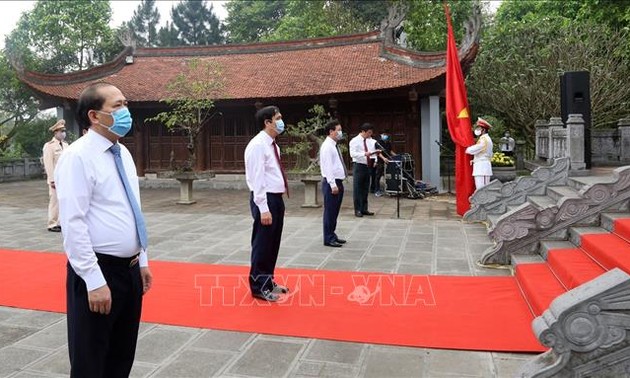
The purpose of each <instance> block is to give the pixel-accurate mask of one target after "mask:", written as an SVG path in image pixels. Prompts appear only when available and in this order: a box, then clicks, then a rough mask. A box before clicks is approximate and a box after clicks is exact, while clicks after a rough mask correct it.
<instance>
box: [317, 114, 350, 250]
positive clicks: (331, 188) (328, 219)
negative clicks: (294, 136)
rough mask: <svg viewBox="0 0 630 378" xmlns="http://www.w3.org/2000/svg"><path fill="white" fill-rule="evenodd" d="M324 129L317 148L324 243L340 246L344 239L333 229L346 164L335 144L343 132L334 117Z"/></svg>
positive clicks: (337, 214)
mask: <svg viewBox="0 0 630 378" xmlns="http://www.w3.org/2000/svg"><path fill="white" fill-rule="evenodd" d="M324 130H325V131H326V133H327V136H326V139H325V140H324V142H323V143H322V146H321V147H320V149H319V167H320V169H321V172H322V177H323V179H322V194H323V197H324V245H325V246H329V247H341V246H342V245H343V244H345V243H346V241H345V240H343V239H340V238H339V237H338V236H337V234H336V232H335V231H336V229H337V217H338V216H339V210H340V209H341V202H342V201H343V192H344V189H343V180H344V179H345V178H346V166H345V164H344V162H343V159H342V157H341V151H339V147H338V146H337V141H339V140H340V139H341V138H342V137H343V132H342V131H341V124H340V123H339V121H337V120H336V119H333V120H330V121H328V123H326V126H325V127H324Z"/></svg>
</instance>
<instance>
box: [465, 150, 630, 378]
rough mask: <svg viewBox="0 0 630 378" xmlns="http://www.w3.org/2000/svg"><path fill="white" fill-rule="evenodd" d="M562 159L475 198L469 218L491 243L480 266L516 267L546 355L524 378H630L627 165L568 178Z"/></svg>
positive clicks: (489, 188)
mask: <svg viewBox="0 0 630 378" xmlns="http://www.w3.org/2000/svg"><path fill="white" fill-rule="evenodd" d="M568 173H569V164H568V162H567V161H565V160H563V159H558V160H556V161H555V162H554V164H552V165H551V166H548V167H540V168H538V169H536V170H535V171H534V172H532V175H531V177H521V178H518V179H517V180H515V181H514V182H512V183H506V184H503V185H501V184H500V183H499V182H497V181H493V182H492V183H491V184H490V185H488V186H487V187H486V188H483V189H482V190H480V191H477V192H475V194H474V195H473V197H472V199H471V205H472V206H471V210H470V211H469V212H467V213H466V214H465V215H464V219H466V220H469V221H482V222H485V223H486V224H487V226H488V235H489V236H490V238H491V239H492V240H493V241H494V246H492V247H490V248H488V249H487V250H486V251H485V252H484V254H483V255H482V257H481V259H480V263H481V264H482V265H490V264H501V265H507V264H511V265H512V266H513V267H514V272H515V273H514V275H515V278H516V281H517V283H518V285H519V288H520V290H521V293H522V294H523V297H524V298H525V300H526V302H527V304H528V305H529V308H530V310H531V312H532V314H533V315H534V316H535V317H536V318H535V319H534V321H533V322H532V328H533V331H534V334H535V335H536V337H537V338H538V339H539V340H540V342H541V343H542V344H543V345H545V346H547V347H549V348H550V349H549V350H548V351H547V352H545V353H543V354H541V355H539V356H537V357H535V358H533V359H532V360H530V361H528V362H527V363H526V364H525V365H523V367H522V368H521V371H520V373H519V376H521V377H582V376H583V377H612V376H630V274H629V273H630V207H629V205H630V166H625V167H620V168H617V169H615V170H614V171H612V174H609V175H606V176H581V177H569V174H568Z"/></svg>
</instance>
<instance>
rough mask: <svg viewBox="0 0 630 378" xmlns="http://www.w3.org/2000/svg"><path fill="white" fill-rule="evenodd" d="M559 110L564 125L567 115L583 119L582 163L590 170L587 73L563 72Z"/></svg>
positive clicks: (588, 85)
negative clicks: (578, 115) (578, 116)
mask: <svg viewBox="0 0 630 378" xmlns="http://www.w3.org/2000/svg"><path fill="white" fill-rule="evenodd" d="M560 110H561V113H562V121H563V122H564V123H565V124H566V122H567V119H568V117H569V114H582V117H583V118H584V162H585V164H586V169H590V168H591V86H590V74H589V72H588V71H576V72H565V73H564V74H563V75H562V76H561V77H560Z"/></svg>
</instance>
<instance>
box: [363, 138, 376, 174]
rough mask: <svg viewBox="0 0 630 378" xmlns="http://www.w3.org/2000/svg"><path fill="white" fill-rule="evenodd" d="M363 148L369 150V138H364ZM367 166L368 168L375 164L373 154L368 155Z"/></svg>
mask: <svg viewBox="0 0 630 378" xmlns="http://www.w3.org/2000/svg"><path fill="white" fill-rule="evenodd" d="M363 149H364V150H365V152H368V148H367V139H365V138H363ZM366 158H367V166H368V168H372V167H373V166H374V161H373V160H372V157H371V156H367V157H366Z"/></svg>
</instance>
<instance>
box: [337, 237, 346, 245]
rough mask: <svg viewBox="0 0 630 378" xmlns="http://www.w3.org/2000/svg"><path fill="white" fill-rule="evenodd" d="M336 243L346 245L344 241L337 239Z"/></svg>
mask: <svg viewBox="0 0 630 378" xmlns="http://www.w3.org/2000/svg"><path fill="white" fill-rule="evenodd" d="M336 242H337V243H339V244H346V241H345V240H344V239H339V238H337V240H336Z"/></svg>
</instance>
